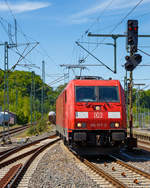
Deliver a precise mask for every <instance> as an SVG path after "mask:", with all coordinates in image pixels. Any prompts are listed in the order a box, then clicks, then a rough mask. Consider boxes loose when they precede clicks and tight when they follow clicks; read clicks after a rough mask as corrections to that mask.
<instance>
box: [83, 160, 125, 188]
mask: <svg viewBox="0 0 150 188" xmlns="http://www.w3.org/2000/svg"><path fill="white" fill-rule="evenodd" d="M81 161H82V162H83V163H84V164H85V165H86V166H88V167H89V168H91V169H92V170H93V171H94V172H96V173H97V174H99V175H100V176H101V177H103V178H105V179H106V180H107V181H109V182H110V183H111V184H112V185H114V186H115V187H116V188H120V187H121V188H127V186H126V185H125V184H123V183H122V182H120V181H119V180H117V179H116V178H114V177H112V176H111V175H110V174H108V173H106V172H105V171H104V170H102V169H100V168H98V167H97V166H96V165H94V164H92V163H91V162H89V161H88V160H86V159H81Z"/></svg>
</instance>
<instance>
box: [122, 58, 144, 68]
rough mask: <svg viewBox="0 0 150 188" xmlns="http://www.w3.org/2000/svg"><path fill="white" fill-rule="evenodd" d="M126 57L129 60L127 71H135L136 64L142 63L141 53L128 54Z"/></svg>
mask: <svg viewBox="0 0 150 188" xmlns="http://www.w3.org/2000/svg"><path fill="white" fill-rule="evenodd" d="M125 59H126V60H127V62H126V63H125V69H126V70H127V71H133V70H134V69H135V68H136V66H137V65H138V64H139V63H141V61H142V56H141V55H140V54H134V55H132V56H126V57H125Z"/></svg>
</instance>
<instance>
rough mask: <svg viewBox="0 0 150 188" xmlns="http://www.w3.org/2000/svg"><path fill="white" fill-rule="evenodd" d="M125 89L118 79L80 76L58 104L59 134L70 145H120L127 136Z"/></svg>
mask: <svg viewBox="0 0 150 188" xmlns="http://www.w3.org/2000/svg"><path fill="white" fill-rule="evenodd" d="M126 125H127V123H126V105H125V96H124V90H123V88H122V86H121V84H120V82H119V81H118V80H100V79H99V78H97V77H95V78H93V77H90V78H89V77H88V78H87V77H77V78H76V79H74V80H72V81H70V82H69V83H68V85H67V86H66V88H65V89H64V90H63V91H62V93H61V94H60V95H59V97H58V98H57V101H56V131H57V133H58V134H59V135H60V136H61V137H62V138H63V140H64V142H65V143H67V144H69V145H73V146H74V145H80V146H81V145H84V146H85V145H86V146H97V147H100V146H101V147H103V146H104V147H106V146H107V147H113V146H117V147H118V146H119V145H121V144H123V143H124V142H125V139H126V136H127V127H126Z"/></svg>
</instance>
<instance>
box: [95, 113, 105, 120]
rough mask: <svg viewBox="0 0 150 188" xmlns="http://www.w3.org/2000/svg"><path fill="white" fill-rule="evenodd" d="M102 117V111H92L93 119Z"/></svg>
mask: <svg viewBox="0 0 150 188" xmlns="http://www.w3.org/2000/svg"><path fill="white" fill-rule="evenodd" d="M101 118H103V113H102V112H94V119H101Z"/></svg>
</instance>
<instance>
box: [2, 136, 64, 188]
mask: <svg viewBox="0 0 150 188" xmlns="http://www.w3.org/2000/svg"><path fill="white" fill-rule="evenodd" d="M59 140H60V139H58V138H57V137H56V136H51V137H46V138H45V139H40V140H38V141H36V142H34V143H32V144H31V143H30V144H28V146H27V145H26V146H25V147H20V148H19V147H17V148H16V149H15V151H14V150H13V151H12V150H11V151H8V152H7V153H5V154H3V155H1V156H0V179H1V180H0V187H1V188H4V187H7V186H8V185H9V187H16V185H18V187H19V182H20V181H21V182H20V187H22V185H23V186H24V187H28V182H29V179H30V177H31V175H32V173H33V172H34V170H35V168H36V165H37V164H38V161H39V160H40V159H41V157H42V156H43V155H44V153H43V151H44V150H45V149H46V148H48V147H49V146H50V145H52V144H54V143H56V142H58V141H59ZM35 158H36V160H34V159H35ZM32 162H33V166H30V165H31V164H32ZM26 171H29V172H28V173H27V175H26ZM22 177H23V178H22Z"/></svg>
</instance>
